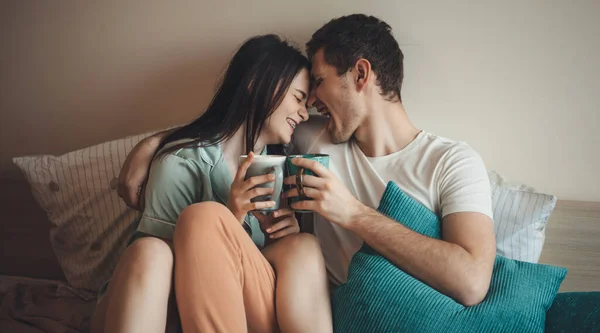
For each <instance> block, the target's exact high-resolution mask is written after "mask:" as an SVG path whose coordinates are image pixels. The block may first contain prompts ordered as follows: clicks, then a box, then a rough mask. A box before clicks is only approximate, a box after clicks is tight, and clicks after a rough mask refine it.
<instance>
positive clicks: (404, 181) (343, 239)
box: [293, 116, 493, 284]
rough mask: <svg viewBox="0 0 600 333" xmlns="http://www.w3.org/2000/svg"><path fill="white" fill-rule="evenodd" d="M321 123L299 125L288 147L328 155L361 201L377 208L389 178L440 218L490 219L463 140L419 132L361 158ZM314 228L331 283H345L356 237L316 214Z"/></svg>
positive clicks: (486, 196)
mask: <svg viewBox="0 0 600 333" xmlns="http://www.w3.org/2000/svg"><path fill="white" fill-rule="evenodd" d="M327 121H328V119H326V118H323V117H319V116H316V117H311V120H310V121H308V122H306V123H302V124H301V125H299V126H298V128H297V129H296V133H295V135H294V142H293V146H294V150H295V151H296V152H297V153H300V154H316V153H320V154H329V155H330V162H329V169H330V170H331V171H332V172H333V173H334V174H335V175H336V176H338V177H339V178H340V180H341V181H342V182H343V183H344V184H345V185H346V187H347V188H348V189H349V190H350V192H351V193H352V194H353V195H354V196H355V197H356V198H357V199H359V200H360V201H361V202H362V203H363V204H365V205H367V206H369V207H371V208H377V206H378V205H379V200H380V199H381V196H382V195H383V192H384V190H385V187H386V185H387V183H388V182H389V181H393V182H395V183H396V184H398V186H399V187H400V188H401V189H402V190H403V191H404V192H405V193H406V194H408V195H409V196H411V197H412V198H414V199H415V200H417V201H419V202H420V203H421V204H423V205H424V206H426V207H427V208H429V209H430V210H432V211H433V212H435V213H436V214H437V215H438V216H440V218H443V217H444V216H446V215H448V214H452V213H456V212H479V213H483V214H485V215H487V216H489V217H490V218H492V217H493V215H492V200H491V191H490V183H489V178H488V175H487V171H486V168H485V165H484V164H483V161H482V160H481V157H480V156H479V155H478V154H477V152H475V150H473V149H472V148H471V147H469V146H468V145H467V144H466V143H464V142H455V141H452V140H448V139H445V138H442V137H439V136H436V135H433V134H430V133H426V132H424V131H422V132H421V133H419V134H418V135H417V137H416V138H415V139H414V140H413V141H412V142H411V143H409V144H408V145H407V146H406V147H405V148H404V149H402V150H401V151H398V152H395V153H393V154H390V155H387V156H381V157H367V156H365V155H364V154H363V152H362V151H361V150H360V148H359V147H358V145H357V144H356V143H355V142H354V141H352V140H350V141H349V142H346V143H342V144H333V143H332V142H331V139H330V137H329V133H328V132H327V130H326V124H327ZM314 231H315V236H317V238H318V239H319V241H320V243H321V247H322V249H323V255H324V257H325V263H326V265H327V270H328V272H329V276H330V279H331V281H332V282H333V283H335V284H341V283H344V282H346V279H347V272H348V265H349V263H350V260H351V259H352V256H353V255H354V254H355V253H356V252H357V251H358V250H359V249H360V247H361V246H362V244H363V241H362V239H360V238H359V237H358V236H356V235H355V234H354V233H352V232H350V231H348V230H346V229H344V228H341V227H339V226H338V225H336V224H334V223H330V222H329V221H327V220H325V219H324V218H323V217H322V216H320V215H317V214H315V216H314Z"/></svg>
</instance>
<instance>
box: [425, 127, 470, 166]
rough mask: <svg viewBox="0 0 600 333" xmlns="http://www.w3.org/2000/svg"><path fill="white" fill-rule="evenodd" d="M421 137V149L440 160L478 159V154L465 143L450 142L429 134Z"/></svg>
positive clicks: (450, 140)
mask: <svg viewBox="0 0 600 333" xmlns="http://www.w3.org/2000/svg"><path fill="white" fill-rule="evenodd" d="M423 136H424V138H423V142H422V144H421V145H420V147H421V149H422V150H424V151H428V152H429V153H433V155H436V156H439V158H440V160H446V161H448V160H452V161H456V160H460V159H462V158H468V157H476V158H479V153H477V151H476V150H475V149H473V147H471V146H470V145H469V144H468V143H467V142H465V141H457V140H452V139H449V138H446V137H443V136H439V135H436V134H432V133H429V132H424V133H423Z"/></svg>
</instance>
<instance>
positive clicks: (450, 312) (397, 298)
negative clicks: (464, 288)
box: [332, 182, 567, 333]
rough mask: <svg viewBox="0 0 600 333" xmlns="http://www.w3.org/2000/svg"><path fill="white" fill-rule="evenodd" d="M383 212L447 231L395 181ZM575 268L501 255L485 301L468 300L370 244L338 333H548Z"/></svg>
mask: <svg viewBox="0 0 600 333" xmlns="http://www.w3.org/2000/svg"><path fill="white" fill-rule="evenodd" d="M378 210H379V212H381V213H382V214H384V215H387V216H389V217H390V218H392V219H394V220H396V221H401V222H400V223H402V224H404V225H405V226H406V227H408V228H410V229H412V230H414V231H416V232H419V233H421V234H423V235H426V236H429V237H432V238H437V239H439V238H440V220H439V218H438V217H437V215H435V214H434V213H433V212H432V211H430V210H429V209H427V208H426V207H425V206H423V205H421V204H420V203H419V202H417V201H415V200H414V199H412V198H411V197H409V196H408V195H406V194H405V193H404V192H402V190H400V188H399V187H398V186H397V185H396V184H395V183H393V182H390V183H388V185H387V188H386V190H385V193H384V195H383V197H382V199H381V202H380V204H379V208H378ZM566 273H567V270H566V269H565V268H561V267H554V266H549V265H541V264H532V263H527V262H522V261H517V260H512V259H507V258H504V257H501V256H497V257H496V262H495V264H494V271H493V273H492V281H491V284H490V289H489V291H488V294H487V296H486V298H485V299H484V301H483V302H481V303H480V304H478V305H476V306H472V307H464V306H462V305H461V304H459V303H457V302H455V301H454V300H453V299H452V298H450V297H448V296H445V295H444V294H441V293H440V292H438V291H436V290H435V289H433V288H431V287H429V286H428V285H426V284H424V283H423V282H421V281H419V280H418V279H416V278H413V277H412V276H411V275H409V274H407V273H405V272H403V271H402V270H401V269H399V268H398V267H396V266H395V265H394V264H392V263H391V262H389V261H388V260H387V259H385V258H384V257H382V256H381V255H379V254H378V253H377V252H375V251H374V250H373V249H372V248H370V247H369V246H368V245H366V244H365V245H364V246H363V247H362V248H361V250H360V251H359V252H358V253H356V254H355V255H354V257H353V258H352V261H351V262H350V267H349V270H348V282H347V283H346V284H344V285H342V286H340V287H339V288H338V289H337V290H336V291H335V293H334V295H333V298H332V306H333V320H334V329H335V332H340V333H341V332H343V333H352V332H360V333H365V332H369V333H371V332H377V333H379V332H423V333H424V332H435V333H439V332H443V333H448V332H543V331H544V322H545V318H546V311H547V310H548V309H549V308H550V306H551V305H552V301H553V300H554V297H555V296H556V293H557V291H558V288H559V287H560V284H561V282H562V280H563V279H564V277H565V275H566Z"/></svg>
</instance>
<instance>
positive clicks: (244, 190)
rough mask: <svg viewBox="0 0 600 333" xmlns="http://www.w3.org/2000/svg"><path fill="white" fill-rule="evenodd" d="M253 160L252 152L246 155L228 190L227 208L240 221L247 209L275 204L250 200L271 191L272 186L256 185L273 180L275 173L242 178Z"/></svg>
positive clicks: (273, 203)
mask: <svg viewBox="0 0 600 333" xmlns="http://www.w3.org/2000/svg"><path fill="white" fill-rule="evenodd" d="M253 160H254V153H253V152H250V153H249V154H248V157H246V159H245V160H244V161H243V162H242V163H241V164H240V167H239V168H238V170H237V173H236V174H235V177H234V179H233V182H232V184H231V190H229V198H228V199H227V208H229V210H230V211H231V212H232V213H233V216H235V218H236V219H237V220H238V221H240V223H243V222H244V217H245V216H246V214H248V212H249V211H252V210H256V209H262V208H270V207H273V206H275V201H257V202H251V201H250V200H251V199H253V198H256V197H258V196H261V195H267V194H271V193H273V188H272V187H266V188H265V187H256V186H257V185H260V184H264V183H269V182H273V181H275V175H272V174H268V175H263V176H255V177H251V178H248V179H247V180H244V178H245V176H246V171H248V167H250V164H252V161H253Z"/></svg>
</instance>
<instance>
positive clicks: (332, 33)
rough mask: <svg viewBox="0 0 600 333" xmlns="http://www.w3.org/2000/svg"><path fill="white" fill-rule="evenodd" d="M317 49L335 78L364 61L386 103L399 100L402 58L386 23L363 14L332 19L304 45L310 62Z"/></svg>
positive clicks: (402, 70)
mask: <svg viewBox="0 0 600 333" xmlns="http://www.w3.org/2000/svg"><path fill="white" fill-rule="evenodd" d="M321 48H322V49H323V51H324V56H325V61H326V62H327V63H328V64H330V65H332V66H334V67H335V68H336V69H337V72H338V75H342V74H344V73H346V72H347V71H348V70H350V69H351V68H352V67H353V66H354V65H355V64H356V62H357V61H358V60H359V59H361V58H364V59H367V60H368V61H369V62H370V63H371V69H372V70H373V72H375V74H376V75H377V84H378V85H379V87H380V89H381V91H382V94H383V96H385V97H386V99H388V100H399V101H401V100H402V98H401V95H400V91H401V89H402V79H403V78H404V67H403V60H404V55H403V54H402V51H401V50H400V47H399V46H398V42H397V41H396V39H395V38H394V36H393V35H392V28H391V27H390V26H389V25H388V24H387V23H385V22H383V21H382V20H380V19H378V18H376V17H374V16H367V15H364V14H353V15H348V16H342V17H339V18H336V19H333V20H331V21H329V22H328V23H327V24H325V25H324V26H323V27H321V28H320V29H319V30H317V32H315V33H314V34H313V35H312V38H311V39H310V41H309V42H308V43H306V52H307V54H308V56H309V58H310V59H312V57H313V56H314V55H315V53H316V52H317V51H319V50H320V49H321Z"/></svg>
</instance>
